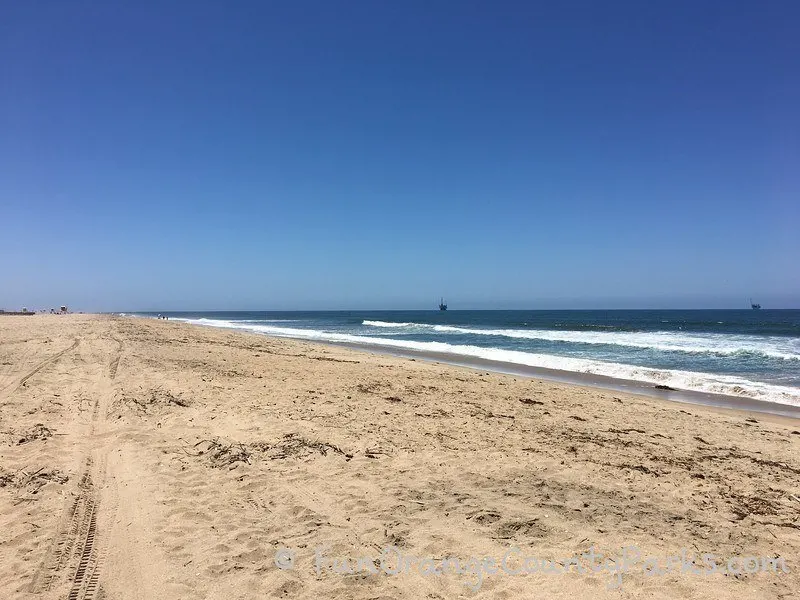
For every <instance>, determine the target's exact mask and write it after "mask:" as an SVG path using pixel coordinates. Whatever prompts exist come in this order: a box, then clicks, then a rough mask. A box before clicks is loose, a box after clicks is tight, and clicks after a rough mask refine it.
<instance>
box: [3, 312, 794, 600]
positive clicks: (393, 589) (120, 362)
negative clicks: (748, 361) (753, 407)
mask: <svg viewBox="0 0 800 600" xmlns="http://www.w3.org/2000/svg"><path fill="white" fill-rule="evenodd" d="M0 515H1V516H0V519H2V522H1V523H0V525H1V527H0V598H11V599H13V598H42V599H51V598H52V599H65V598H68V599H70V600H76V599H101V598H104V599H106V600H126V599H134V598H135V599H159V600H178V599H180V600H192V599H220V600H222V599H225V600H234V599H243V600H244V599H250V598H355V599H363V600H366V599H383V598H385V599H389V598H409V599H411V598H413V599H420V598H428V599H447V598H508V599H511V598H534V597H548V598H570V599H574V598H615V599H618V598H664V599H666V598H670V599H672V598H709V599H711V598H713V599H715V600H719V599H725V598H791V597H796V594H797V590H798V589H800V575H798V573H800V564H798V563H797V560H798V559H797V557H798V555H800V422H798V421H796V420H790V419H785V418H781V417H777V416H770V415H762V414H758V415H755V414H749V413H745V412H736V411H724V410H714V409H711V408H705V407H701V406H695V405H687V404H679V403H670V402H667V401H659V400H657V399H652V398H643V397H637V396H633V395H627V394H623V393H619V392H611V391H602V390H598V389H594V388H588V387H579V386H570V385H564V384H558V383H553V382H546V381H540V380H536V379H525V378H521V377H514V376H510V375H501V374H489V373H486V372H485V371H480V370H475V369H466V368H458V367H452V366H447V365H440V364H434V363H430V362H424V361H420V360H417V361H413V360H408V359H402V358H396V357H390V356H383V355H379V354H370V353H367V352H357V351H354V350H351V349H346V348H340V347H335V346H330V345H319V344H313V343H306V342H299V341H292V340H285V339H275V338H269V337H265V336H259V335H255V334H248V333H241V332H233V331H228V330H223V329H214V328H203V327H199V326H194V325H189V324H185V323H175V322H172V321H162V320H155V319H141V318H122V317H113V316H93V315H67V316H62V315H59V316H55V315H41V316H40V315H37V316H30V317H15V316H6V317H3V318H2V319H0ZM704 554H706V555H708V556H706V557H705V558H701V557H702V555H704ZM692 558H694V559H696V560H695V561H694V562H692ZM703 561H705V562H703ZM711 564H713V565H714V566H715V569H716V570H715V572H710V565H711ZM700 565H705V566H704V567H701V566H700Z"/></svg>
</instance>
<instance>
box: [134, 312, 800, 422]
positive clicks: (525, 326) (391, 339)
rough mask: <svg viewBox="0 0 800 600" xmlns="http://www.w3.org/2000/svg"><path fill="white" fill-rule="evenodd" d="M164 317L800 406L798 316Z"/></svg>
mask: <svg viewBox="0 0 800 600" xmlns="http://www.w3.org/2000/svg"><path fill="white" fill-rule="evenodd" d="M163 314H165V315H168V316H169V317H170V318H171V319H178V320H183V321H186V322H189V323H195V324H199V325H207V326H214V327H226V328H231V329H241V330H246V331H252V332H256V333H263V334H267V335H272V336H282V337H289V338H297V339H303V340H314V341H322V342H330V343H341V344H347V345H349V346H364V347H369V348H370V349H373V350H376V349H377V350H382V351H385V352H388V353H394V354H407V353H422V354H423V355H424V354H426V353H428V354H435V355H436V357H437V358H439V359H441V358H443V357H444V358H445V359H449V361H450V362H454V363H464V362H468V361H475V359H479V360H480V362H481V364H482V365H483V368H491V365H492V364H497V365H498V370H504V369H503V368H501V367H503V366H506V367H507V366H509V365H518V366H520V367H533V368H542V369H556V370H560V371H566V372H570V373H575V374H583V375H593V376H598V375H599V376H607V377H613V378H618V379H622V380H633V381H637V382H642V383H644V384H653V386H655V385H661V386H668V387H670V388H674V389H676V390H687V391H692V392H702V393H710V394H725V395H728V396H736V397H740V398H748V399H754V400H761V401H769V402H774V403H779V404H785V405H791V406H794V407H800V310H766V309H765V310H480V311H470V310H449V311H396V310H393V311H315V312H264V311H254V312H171V313H163ZM136 316H155V313H138V314H137V315H136ZM487 365H488V367H487ZM506 370H507V369H506Z"/></svg>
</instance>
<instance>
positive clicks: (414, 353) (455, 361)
mask: <svg viewBox="0 0 800 600" xmlns="http://www.w3.org/2000/svg"><path fill="white" fill-rule="evenodd" d="M122 318H130V317H129V316H127V315H126V316H125V317H122ZM133 318H143V317H133ZM144 318H149V317H144ZM173 322H177V323H180V324H182V325H192V326H196V327H202V328H206V327H211V328H214V329H223V330H226V331H234V332H238V333H248V334H252V335H258V336H263V337H267V338H270V339H276V340H292V341H296V342H303V343H308V344H320V345H322V346H330V347H337V348H348V349H350V350H354V351H356V352H367V353H370V354H377V355H382V356H393V357H397V358H405V359H413V360H423V361H426V362H431V363H441V364H446V365H450V366H454V367H461V368H467V369H477V370H485V371H491V372H494V373H500V374H505V375H515V376H518V377H525V378H528V379H540V380H545V381H553V382H556V383H561V384H565V385H577V386H585V387H590V388H594V389H599V390H604V391H614V392H621V393H625V394H632V395H636V396H643V397H647V398H652V399H656V400H661V401H666V402H673V403H680V404H687V405H692V406H704V407H706V408H711V409H718V410H732V411H740V412H746V413H755V414H759V415H773V416H777V417H782V418H788V419H796V420H800V406H794V405H791V404H782V403H780V402H771V401H767V400H758V399H755V398H750V397H744V396H732V395H727V394H714V393H711V392H701V391H695V390H684V389H678V388H670V389H660V388H656V387H655V385H654V384H652V383H649V382H644V381H638V380H634V379H622V378H618V377H611V376H608V375H597V374H593V373H579V372H576V371H566V370H561V369H549V368H546V367H534V366H529V365H521V364H518V363H509V362H503V361H497V360H490V359H485V358H478V357H470V356H464V355H460V354H449V353H447V352H435V351H430V350H413V349H394V348H391V347H388V346H385V345H382V344H367V343H354V342H336V341H328V340H309V339H306V338H301V337H297V338H295V337H290V336H282V335H272V334H269V333H262V332H258V331H250V330H246V329H240V328H236V327H217V326H209V325H199V324H197V323H190V322H187V321H184V320H179V319H175V320H173Z"/></svg>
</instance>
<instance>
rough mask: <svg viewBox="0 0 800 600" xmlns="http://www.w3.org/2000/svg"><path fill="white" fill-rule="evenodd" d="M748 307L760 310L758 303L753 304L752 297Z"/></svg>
mask: <svg viewBox="0 0 800 600" xmlns="http://www.w3.org/2000/svg"><path fill="white" fill-rule="evenodd" d="M750 308H752V309H753V310H761V305H760V304H753V299H752V298H750Z"/></svg>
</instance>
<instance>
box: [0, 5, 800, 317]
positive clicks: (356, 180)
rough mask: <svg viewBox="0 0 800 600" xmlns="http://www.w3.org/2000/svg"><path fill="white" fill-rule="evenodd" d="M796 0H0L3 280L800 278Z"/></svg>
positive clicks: (454, 294)
mask: <svg viewBox="0 0 800 600" xmlns="http://www.w3.org/2000/svg"><path fill="white" fill-rule="evenodd" d="M798 22H800V4H798V3H796V2H772V1H767V2H710V1H709V2H653V3H650V2H640V1H636V2H558V3H556V2H537V3H529V2H518V3H507V2H506V3H503V2H492V3H489V2H484V3H477V2H447V3H446V2H438V1H434V2H408V1H406V2H394V3H389V2H372V1H369V2H355V1H348V2H328V1H315V2H304V1H300V2H280V3H278V2H244V1H241V2H235V3H230V2H207V1H204V0H200V1H197V0H195V1H192V2H147V1H140V0H137V1H136V2H124V3H123V2H55V1H51V2H5V3H3V4H2V7H0V54H1V55H2V57H3V58H2V60H1V61H0V273H2V274H1V275H0V307H5V308H14V307H18V306H22V305H26V306H29V307H50V306H56V305H60V304H63V303H68V304H70V305H71V306H73V307H75V308H76V309H83V310H137V309H139V310H146V309H153V310H170V309H175V310H179V309H239V308H241V309H292V308H298V309H314V308H354V309H358V308H429V307H431V305H434V304H435V301H436V300H437V299H438V297H439V296H440V295H444V296H446V297H447V298H448V300H449V301H450V305H451V307H452V308H493V307H497V308H515V307H516V308H539V307H542V308H571V307H587V308H591V307H598V308H605V307H615V306H616V307H667V308H668V307H695V306H696V307H741V306H743V305H744V304H745V303H746V301H747V298H748V297H749V296H754V297H756V298H757V299H758V300H760V301H761V302H762V303H763V304H765V306H771V307H778V306H780V307H800V268H798V263H799V260H798V259H800V235H799V234H798V232H799V231H800V167H799V166H800V109H799V108H798V107H800V36H798V35H797V23H798Z"/></svg>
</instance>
